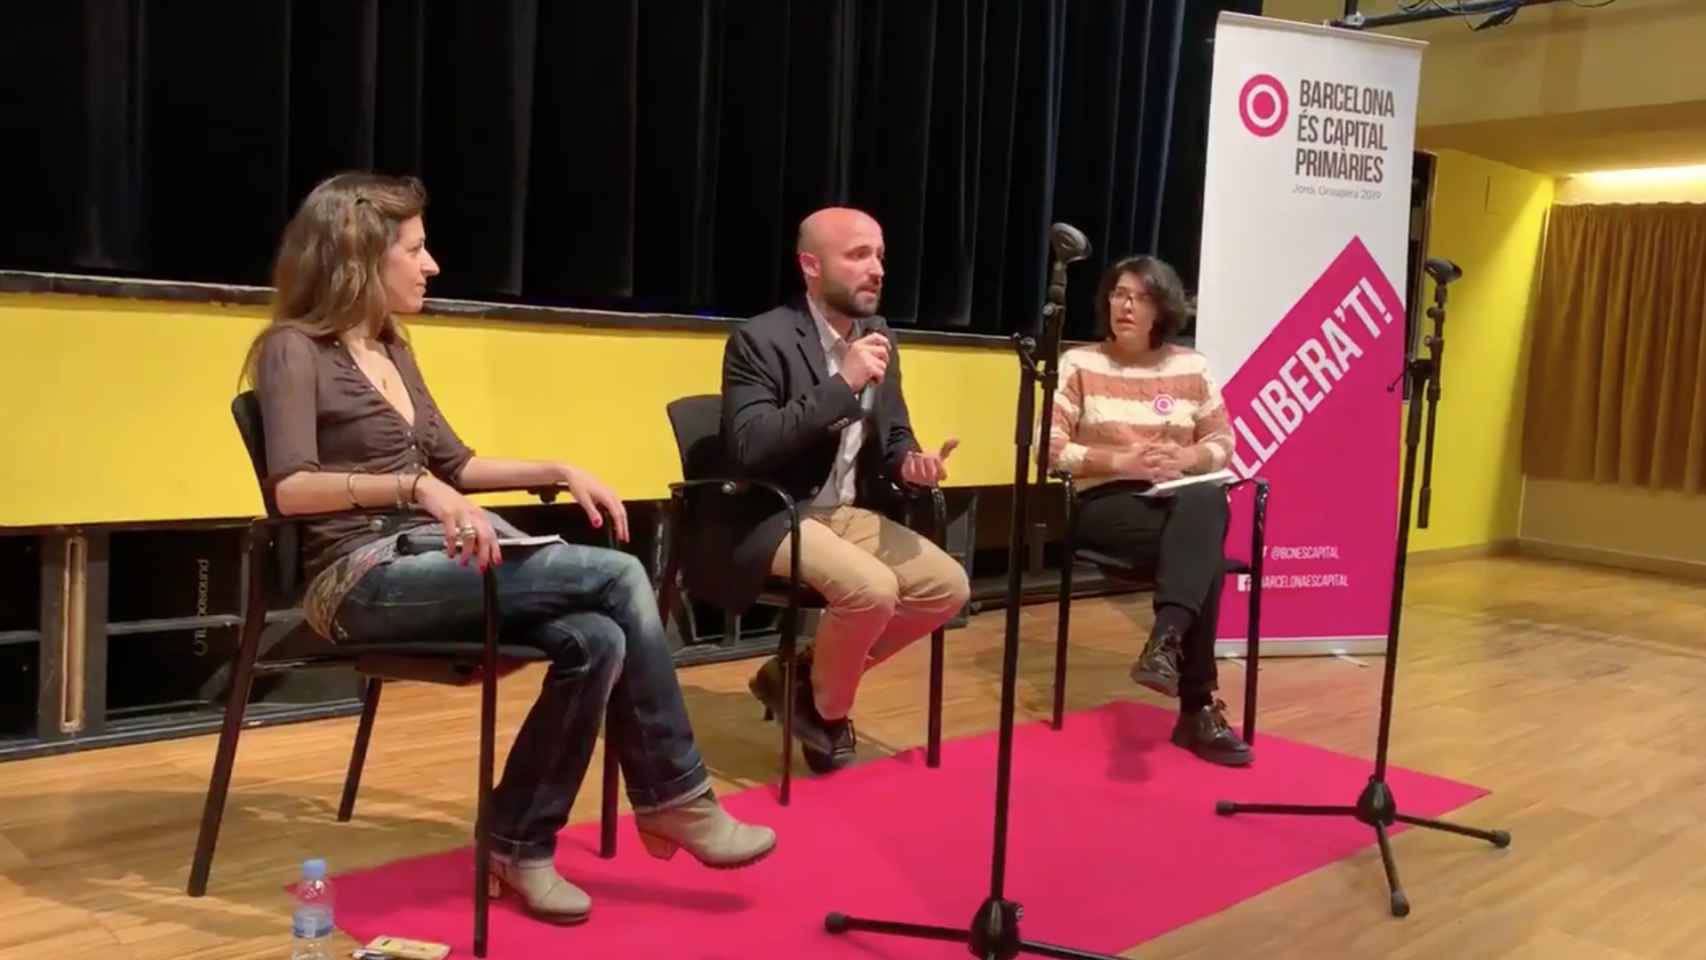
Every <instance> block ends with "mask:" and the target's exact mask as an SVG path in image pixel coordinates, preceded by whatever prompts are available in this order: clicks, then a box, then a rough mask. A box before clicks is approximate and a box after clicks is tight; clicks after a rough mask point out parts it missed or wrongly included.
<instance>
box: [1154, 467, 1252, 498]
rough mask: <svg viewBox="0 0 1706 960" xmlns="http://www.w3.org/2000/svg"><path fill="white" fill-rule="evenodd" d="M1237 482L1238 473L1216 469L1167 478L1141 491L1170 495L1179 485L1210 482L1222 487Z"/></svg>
mask: <svg viewBox="0 0 1706 960" xmlns="http://www.w3.org/2000/svg"><path fill="white" fill-rule="evenodd" d="M1237 482H1238V474H1236V473H1233V472H1232V471H1231V470H1216V471H1214V472H1213V473H1199V474H1194V475H1192V476H1189V477H1180V478H1179V479H1177V480H1167V481H1164V482H1162V483H1157V484H1155V485H1154V486H1152V487H1150V488H1149V489H1147V490H1144V491H1142V493H1143V495H1144V496H1146V497H1165V496H1169V495H1171V494H1172V493H1173V491H1175V490H1178V489H1179V488H1180V487H1189V486H1193V485H1195V484H1198V483H1211V484H1214V485H1215V486H1217V487H1224V486H1226V485H1227V484H1229V483H1237Z"/></svg>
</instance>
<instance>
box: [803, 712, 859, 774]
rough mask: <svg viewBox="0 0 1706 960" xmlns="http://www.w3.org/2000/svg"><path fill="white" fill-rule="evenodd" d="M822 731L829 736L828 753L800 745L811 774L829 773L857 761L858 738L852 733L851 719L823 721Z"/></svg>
mask: <svg viewBox="0 0 1706 960" xmlns="http://www.w3.org/2000/svg"><path fill="white" fill-rule="evenodd" d="M824 729H825V731H826V732H827V733H828V734H829V741H830V748H829V751H828V752H827V753H826V752H823V751H819V750H815V749H813V748H812V747H810V746H807V745H806V744H804V743H802V744H801V746H800V751H801V752H802V753H804V754H805V755H806V766H808V767H810V768H811V770H812V772H813V773H830V772H832V771H835V770H840V769H841V768H842V767H846V766H850V765H851V764H852V763H853V761H854V760H857V759H858V748H859V737H858V735H857V734H856V733H854V732H853V718H852V717H843V718H842V719H840V720H826V721H824Z"/></svg>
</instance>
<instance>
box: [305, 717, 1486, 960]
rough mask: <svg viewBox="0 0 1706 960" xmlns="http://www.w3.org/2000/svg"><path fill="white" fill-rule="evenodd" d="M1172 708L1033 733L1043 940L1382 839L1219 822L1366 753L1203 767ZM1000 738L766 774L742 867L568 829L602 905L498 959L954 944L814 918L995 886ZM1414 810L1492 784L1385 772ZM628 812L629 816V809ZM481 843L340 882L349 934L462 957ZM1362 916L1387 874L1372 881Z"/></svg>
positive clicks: (1150, 919) (584, 879)
mask: <svg viewBox="0 0 1706 960" xmlns="http://www.w3.org/2000/svg"><path fill="white" fill-rule="evenodd" d="M1172 720H1173V715H1172V714H1171V713H1169V712H1167V711H1164V710H1161V709H1158V708H1155V707H1149V706H1145V705H1141V704H1136V703H1115V704H1110V705H1108V706H1104V707H1101V708H1098V709H1095V710H1089V711H1085V712H1082V713H1076V714H1072V715H1070V716H1069V717H1068V718H1067V722H1066V728H1065V729H1064V730H1063V731H1061V732H1058V733H1057V732H1054V731H1051V730H1049V729H1048V728H1047V726H1046V725H1044V724H1040V723H1033V724H1027V725H1024V726H1021V727H1020V728H1019V729H1018V730H1017V731H1016V733H1015V737H1014V783H1013V795H1012V815H1011V831H1010V840H1009V856H1008V868H1007V896H1008V898H1009V899H1014V900H1018V901H1019V902H1020V903H1022V904H1023V905H1024V907H1025V919H1024V922H1023V924H1022V930H1023V932H1024V935H1025V936H1026V937H1028V938H1030V939H1035V940H1043V941H1049V942H1054V943H1061V944H1065V945H1069V946H1073V947H1077V948H1080V949H1087V950H1096V951H1103V952H1118V951H1121V950H1125V949H1128V948H1130V947H1132V946H1134V945H1136V944H1138V943H1141V942H1143V941H1145V940H1148V939H1150V938H1152V937H1155V936H1157V935H1159V934H1161V933H1164V932H1166V931H1168V930H1171V929H1173V928H1175V927H1179V926H1182V925H1184V924H1187V923H1190V922H1191V921H1193V920H1196V919H1198V918H1199V917H1203V916H1207V915H1209V914H1212V913H1216V912H1218V911H1220V910H1224V909H1225V908H1227V907H1229V906H1231V905H1233V904H1235V903H1237V902H1239V901H1241V900H1244V899H1246V898H1248V897H1251V896H1254V895H1256V894H1258V893H1260V892H1262V891H1263V890H1266V889H1268V888H1270V887H1273V886H1276V885H1278V884H1280V883H1283V882H1285V881H1286V880H1290V879H1292V878H1293V877H1297V876H1300V875H1302V874H1304V873H1308V872H1309V871H1311V870H1314V869H1316V868H1318V867H1321V866H1324V865H1326V864H1329V863H1332V862H1333V861H1335V860H1338V859H1341V858H1343V857H1345V856H1348V855H1349V854H1351V853H1353V852H1355V851H1357V850H1359V849H1361V848H1363V847H1366V846H1370V845H1372V844H1373V842H1374V834H1373V832H1372V831H1370V830H1369V829H1368V828H1367V827H1364V826H1362V825H1361V824H1358V823H1356V822H1354V821H1352V820H1349V819H1340V818H1302V817H1262V816H1253V815H1251V816H1240V817H1232V818H1224V817H1218V816H1216V815H1215V813H1214V801H1215V800H1217V799H1229V800H1245V801H1267V802H1281V803H1291V802H1296V803H1333V804H1341V803H1343V804H1349V803H1352V802H1354V801H1355V799H1356V796H1357V793H1358V791H1359V790H1360V789H1361V788H1362V785H1363V784H1364V783H1365V782H1366V780H1367V777H1368V774H1369V772H1370V769H1371V764H1369V763H1367V762H1365V761H1363V760H1359V759H1355V758H1351V757H1346V756H1343V755H1340V754H1336V753H1330V752H1328V751H1325V750H1320V749H1317V748H1315V747H1311V746H1308V745H1305V744H1301V743H1295V742H1291V741H1286V740H1282V739H1278V738H1275V737H1271V736H1261V737H1259V738H1258V741H1257V758H1258V759H1257V762H1256V764H1255V765H1254V766H1252V767H1249V768H1247V769H1244V770H1228V769H1223V768H1219V767H1214V766H1211V765H1209V764H1206V763H1203V762H1201V761H1199V760H1197V759H1196V758H1194V757H1192V756H1191V755H1190V754H1188V753H1186V752H1185V751H1183V750H1180V749H1178V748H1176V747H1173V746H1172V745H1170V744H1169V743H1168V742H1167V735H1168V732H1169V730H1170V729H1171V725H1172ZM995 755H996V737H995V735H994V734H988V735H985V736H979V737H973V738H970V739H964V740H955V741H952V742H949V743H946V744H944V745H943V749H942V766H941V767H940V768H938V769H936V770H931V769H929V768H927V767H925V766H924V755H923V751H922V750H912V751H908V752H906V753H902V754H899V755H897V756H894V757H890V758H888V759H884V760H879V761H872V762H867V763H864V764H861V765H859V766H856V767H853V768H850V769H848V770H844V771H841V772H840V773H837V774H834V775H832V776H828V777H811V776H804V777H797V778H796V779H795V781H794V800H793V804H792V805H791V806H789V807H786V808H784V807H780V806H778V805H777V803H776V801H775V791H774V788H772V787H762V788H754V789H751V790H747V791H745V792H743V793H740V794H738V795H735V796H732V797H726V798H724V800H725V802H726V804H727V805H728V807H729V809H730V810H731V811H733V812H734V813H735V814H736V815H738V816H741V817H743V818H745V819H748V820H752V821H755V822H760V823H766V824H770V825H772V826H774V827H775V828H776V831H777V834H778V835H779V837H780V841H779V843H778V844H777V849H776V852H775V853H773V854H772V855H771V856H770V857H769V858H768V859H767V860H765V861H763V862H762V863H760V864H758V865H756V866H753V867H750V868H748V869H745V870H738V871H732V872H723V871H714V870H707V869H705V868H703V867H701V866H699V865H698V864H697V863H696V862H695V861H693V860H692V859H691V858H690V857H689V856H687V855H686V854H685V852H683V853H680V854H677V856H676V857H675V859H674V860H671V861H669V862H667V863H666V862H662V861H658V860H654V859H653V858H651V857H649V856H647V855H646V854H645V852H644V851H643V850H642V849H641V848H640V844H639V840H638V838H637V837H636V835H635V834H634V832H633V826H632V824H630V823H627V822H624V823H623V824H622V832H621V835H620V846H621V849H620V850H619V852H618V854H617V857H616V859H615V860H609V861H606V860H600V859H598V857H597V853H596V851H597V843H598V825H597V823H595V822H594V823H584V824H580V825H577V826H574V827H571V828H570V829H569V830H567V831H565V832H564V833H563V835H562V841H561V843H560V845H559V848H558V853H557V862H558V866H559V869H560V870H561V871H562V873H563V875H564V876H566V877H568V878H570V879H571V880H573V881H575V882H576V883H577V884H579V885H580V886H582V887H583V888H585V889H586V890H587V892H588V893H590V894H591V895H592V898H593V912H592V918H591V919H590V920H589V921H588V922H587V923H585V924H584V925H581V926H578V927H568V928H556V927H551V926H548V925H546V924H542V923H538V922H536V921H533V920H531V919H529V918H527V917H526V916H525V915H524V914H522V913H520V912H519V911H518V910H517V909H516V908H515V907H514V906H513V905H512V901H511V900H509V899H507V898H506V899H503V900H497V901H494V902H493V904H492V917H491V922H492V930H491V942H490V956H493V957H545V956H569V955H573V956H577V957H624V958H650V957H657V958H670V960H682V958H704V960H737V958H738V960H753V958H769V957H779V958H784V957H785V958H793V957H812V958H835V957H847V958H862V960H874V958H875V960H882V958H903V957H919V958H926V957H940V958H946V957H958V956H964V955H965V948H964V947H963V946H959V945H956V944H950V943H930V942H924V941H916V940H902V939H897V938H893V937H884V936H878V935H875V934H868V933H854V934H847V935H840V936H835V935H830V934H828V933H825V932H824V930H823V915H824V913H825V912H827V911H832V910H834V911H841V912H844V913H850V914H854V915H862V916H868V917H876V918H881V919H891V920H902V921H908V922H917V923H934V924H943V925H947V926H954V927H963V926H965V925H967V924H968V923H969V921H970V919H971V916H972V913H973V912H974V911H975V910H976V908H977V906H978V904H979V903H981V902H982V900H983V898H984V896H985V895H986V894H987V892H988V888H989V862H990V861H989V858H990V847H991V841H992V834H993V824H994V812H993V806H992V797H993V793H994V783H995ZM1390 782H1391V783H1392V787H1393V791H1394V793H1395V794H1396V795H1397V797H1398V800H1399V802H1400V803H1401V804H1402V806H1403V809H1404V811H1405V812H1406V813H1410V814H1414V815H1417V816H1438V815H1440V814H1442V813H1445V812H1446V811H1449V810H1452V809H1454V808H1456V807H1459V806H1462V805H1463V804H1466V803H1468V802H1469V801H1471V800H1474V799H1476V798H1478V797H1480V796H1482V795H1484V794H1485V793H1486V791H1484V790H1482V789H1480V788H1478V787H1473V786H1468V785H1465V784H1461V783H1455V782H1452V781H1450V780H1443V779H1440V778H1438V777H1432V776H1427V775H1425V774H1419V773H1413V772H1410V771H1407V770H1399V769H1396V768H1392V769H1391V770H1390ZM625 819H626V818H625ZM472 858H473V852H472V848H466V849H462V850H456V851H453V852H450V853H443V854H437V855H432V856H425V857H419V858H415V859H411V860H404V861H400V862H397V863H392V864H387V865H385V866H382V867H378V868H376V869H372V870H362V871H356V872H352V873H346V874H342V875H340V876H338V877H337V878H336V882H337V885H338V886H337V892H338V904H337V919H338V925H339V926H341V927H342V928H343V929H344V930H346V931H347V932H349V933H350V934H351V935H352V936H354V937H355V938H356V939H357V940H359V941H361V942H364V943H365V942H367V941H368V940H369V939H371V938H372V937H375V936H378V935H381V934H390V935H393V936H401V937H412V938H416V939H426V940H435V941H438V942H441V943H448V944H451V945H452V946H453V947H454V953H453V955H454V956H471V955H472V951H471V944H472V935H473V923H472V916H473V914H472V905H473V899H472V895H471V892H470V886H471V877H470V873H471V871H472ZM1367 882H1368V884H1369V898H1368V904H1367V906H1368V909H1369V911H1370V916H1376V915H1378V914H1380V913H1381V912H1382V911H1383V910H1384V906H1385V898H1384V887H1383V886H1382V885H1383V884H1384V882H1385V879H1384V877H1383V875H1382V874H1381V873H1380V870H1379V868H1378V867H1374V868H1371V869H1370V871H1369V874H1368V878H1367Z"/></svg>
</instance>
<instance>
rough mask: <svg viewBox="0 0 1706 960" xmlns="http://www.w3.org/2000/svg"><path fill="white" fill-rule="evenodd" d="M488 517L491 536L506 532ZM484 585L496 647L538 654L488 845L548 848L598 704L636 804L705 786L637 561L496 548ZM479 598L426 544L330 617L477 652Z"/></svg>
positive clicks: (593, 732) (667, 802) (514, 852)
mask: <svg viewBox="0 0 1706 960" xmlns="http://www.w3.org/2000/svg"><path fill="white" fill-rule="evenodd" d="M492 520H493V523H494V526H497V527H498V531H499V535H500V536H504V535H513V534H515V533H516V532H517V531H515V530H514V528H513V527H510V526H509V525H508V524H507V523H503V522H502V521H501V520H500V519H499V518H497V517H495V516H493V517H492ZM440 529H441V528H439V527H438V526H437V525H436V524H435V525H432V526H429V527H421V528H416V529H415V530H411V532H412V533H418V532H437V531H439V530H440ZM497 592H498V606H499V610H500V611H501V616H502V619H501V627H500V633H499V639H500V641H501V642H503V643H506V644H515V645H518V646H529V647H535V648H537V649H539V650H542V651H544V652H545V653H546V654H547V655H549V656H550V658H551V661H550V667H549V668H548V669H547V670H546V672H545V683H544V689H542V690H541V691H540V693H539V699H538V700H536V701H535V702H534V704H533V709H532V710H531V711H529V712H528V714H527V719H526V720H525V721H523V722H522V725H521V729H520V731H518V732H517V733H516V737H515V743H514V745H513V746H512V747H511V748H510V752H509V758H508V760H507V761H506V762H505V763H504V770H503V778H502V780H501V781H500V782H499V783H498V785H497V788H496V789H495V791H494V796H493V803H492V822H491V824H490V825H489V833H490V836H491V838H492V840H493V843H494V849H495V850H496V852H498V853H499V854H501V855H504V856H507V857H511V858H514V859H526V860H533V859H542V858H547V857H550V856H551V855H552V853H553V851H554V850H555V849H556V839H557V833H558V831H560V830H562V829H563V826H564V825H565V824H566V823H568V818H569V808H570V807H571V806H572V805H573V803H574V799H575V793H576V792H577V791H578V790H579V789H580V785H581V781H582V780H583V779H584V778H585V776H586V771H587V767H588V765H589V764H590V763H591V760H592V748H593V744H594V743H595V742H596V741H597V739H598V727H599V721H600V720H601V719H602V718H603V717H604V716H605V712H606V705H607V704H608V707H609V720H608V727H609V728H608V730H607V733H606V737H607V743H606V749H613V750H615V751H616V755H617V758H618V760H619V762H620V763H621V766H622V773H623V776H624V779H625V780H626V781H627V787H628V797H629V799H630V800H631V801H632V802H633V805H634V809H635V810H636V811H638V812H647V811H651V810H662V809H667V808H670V807H674V806H679V805H681V804H683V803H686V802H688V801H690V800H693V799H695V798H697V797H699V796H701V795H702V794H704V793H705V792H706V791H707V790H709V789H710V777H709V774H708V773H707V772H706V770H705V763H704V761H703V760H702V759H701V758H700V756H699V749H698V747H696V746H695V745H694V743H693V730H692V727H691V726H690V724H689V723H688V719H687V707H686V704H685V703H684V702H683V700H682V697H681V686H680V684H679V683H677V681H676V676H675V664H674V661H673V660H672V659H671V657H670V652H669V645H668V644H667V643H666V642H665V640H664V635H663V625H662V623H660V622H659V620H658V613H657V605H656V601H655V600H654V599H653V596H652V589H651V583H650V582H649V580H648V579H647V577H646V573H645V568H644V567H642V566H641V565H640V561H639V560H637V559H635V558H634V557H632V556H630V555H628V554H626V553H621V552H618V551H615V550H606V549H602V548H598V547H587V546H579V545H575V544H560V543H559V544H551V545H548V546H544V547H536V548H531V549H528V548H518V549H514V550H510V551H506V552H505V553H504V562H503V563H502V564H501V565H500V566H499V567H498V568H497ZM482 603H483V593H482V588H481V578H480V575H479V573H478V572H477V571H476V570H475V569H474V568H473V566H472V565H470V566H468V567H463V566H461V565H459V564H458V563H457V562H456V561H455V560H453V559H451V558H450V557H449V556H448V555H446V554H445V552H444V551H443V549H436V550H433V551H431V552H429V553H417V554H411V555H402V556H398V557H397V558H396V559H395V560H392V561H390V562H388V563H384V564H381V565H379V566H377V567H375V568H374V569H372V570H370V571H368V572H367V573H366V574H365V575H364V576H363V577H362V578H361V580H360V581H358V582H357V583H356V585H355V586H354V587H353V588H351V590H350V592H349V594H348V595H347V596H346V597H345V598H344V601H343V603H342V604H341V605H340V606H339V607H338V613H337V623H338V626H339V627H340V628H341V630H342V631H343V635H346V636H348V637H349V639H350V640H351V641H352V642H356V643H411V642H439V643H442V642H445V641H447V640H463V639H465V640H467V642H468V644H469V646H470V647H472V648H476V649H477V648H478V647H479V645H480V642H481V641H480V637H481V635H482V633H481V631H482V624H483V622H484V621H483V606H482Z"/></svg>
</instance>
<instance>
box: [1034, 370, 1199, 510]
mask: <svg viewBox="0 0 1706 960" xmlns="http://www.w3.org/2000/svg"><path fill="white" fill-rule="evenodd" d="M1161 440H1169V441H1172V442H1173V443H1176V444H1179V445H1180V446H1190V445H1192V444H1198V443H1200V444H1204V445H1206V446H1207V448H1208V450H1209V454H1210V462H1209V467H1208V469H1210V470H1219V469H1221V468H1222V467H1224V466H1226V464H1227V461H1229V460H1230V459H1231V458H1232V448H1233V439H1232V428H1231V425H1230V423H1229V422H1228V421H1227V416H1226V405H1225V404H1224V403H1223V402H1221V399H1220V387H1219V386H1217V385H1216V384H1215V382H1214V378H1213V376H1212V375H1211V374H1210V373H1209V370H1208V361H1207V360H1205V359H1204V358H1203V355H1202V354H1200V353H1197V352H1196V351H1195V350H1190V349H1187V348H1185V347H1180V346H1176V345H1171V344H1170V345H1168V346H1167V347H1165V348H1164V349H1163V350H1162V352H1161V356H1160V359H1159V362H1158V363H1150V364H1144V365H1141V366H1140V365H1135V364H1126V363H1121V362H1120V361H1118V360H1116V359H1114V358H1113V356H1112V355H1110V354H1109V353H1108V350H1107V345H1106V344H1094V345H1091V346H1084V347H1074V348H1072V349H1071V350H1068V351H1066V352H1065V353H1063V354H1061V356H1060V383H1059V386H1058V387H1057V388H1056V389H1055V394H1054V416H1053V418H1052V421H1051V423H1050V425H1049V445H1048V447H1049V462H1050V463H1052V464H1053V465H1054V466H1055V467H1056V468H1065V469H1067V470H1069V471H1071V472H1072V475H1073V477H1074V478H1075V479H1076V480H1077V482H1078V485H1079V487H1080V488H1089V487H1093V486H1096V485H1097V484H1102V483H1108V482H1110V481H1113V480H1117V479H1120V478H1119V477H1117V476H1115V475H1114V474H1113V458H1114V457H1115V455H1117V454H1119V453H1121V452H1123V451H1125V450H1129V449H1131V448H1132V447H1136V446H1143V445H1145V444H1150V443H1155V442H1157V441H1161Z"/></svg>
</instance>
